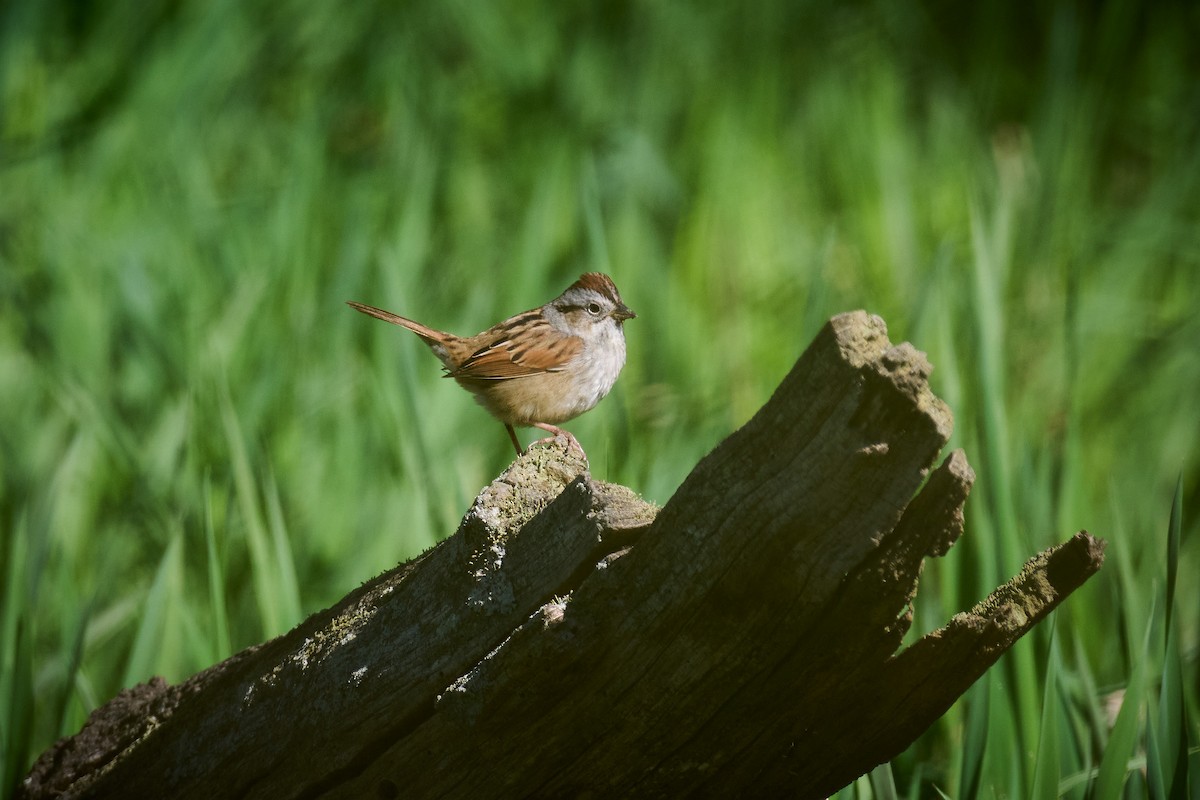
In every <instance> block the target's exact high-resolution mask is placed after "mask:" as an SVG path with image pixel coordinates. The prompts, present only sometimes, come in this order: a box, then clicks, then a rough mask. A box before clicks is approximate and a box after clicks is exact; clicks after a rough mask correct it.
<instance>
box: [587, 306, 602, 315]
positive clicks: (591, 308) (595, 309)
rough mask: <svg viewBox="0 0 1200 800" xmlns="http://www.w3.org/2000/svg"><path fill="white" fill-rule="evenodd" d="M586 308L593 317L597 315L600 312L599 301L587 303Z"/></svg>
mask: <svg viewBox="0 0 1200 800" xmlns="http://www.w3.org/2000/svg"><path fill="white" fill-rule="evenodd" d="M587 310H588V313H589V314H591V315H592V316H593V317H594V316H597V315H598V314H599V313H600V304H599V303H588V306H587Z"/></svg>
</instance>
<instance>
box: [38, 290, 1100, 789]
mask: <svg viewBox="0 0 1200 800" xmlns="http://www.w3.org/2000/svg"><path fill="white" fill-rule="evenodd" d="M929 371H930V367H929V364H928V362H927V361H926V359H925V357H924V355H923V354H921V353H920V352H918V351H917V350H915V349H914V348H913V347H912V346H910V345H908V344H901V345H898V346H893V345H892V344H891V343H890V342H889V341H888V339H887V333H886V329H885V327H884V324H883V321H882V320H880V319H879V318H877V317H870V316H868V315H866V314H864V313H862V312H854V313H850V314H843V315H840V316H838V317H835V318H834V319H833V320H831V321H830V323H829V324H828V325H827V326H826V327H825V328H824V329H823V330H822V331H821V333H820V334H819V335H818V336H817V338H816V340H815V341H814V342H813V344H812V345H811V346H810V347H809V349H808V350H807V351H806V352H805V354H804V355H803V356H802V358H801V359H800V361H799V362H798V363H797V365H796V366H795V367H794V368H793V370H792V371H791V373H790V374H789V375H788V376H787V378H786V379H785V380H784V382H783V384H782V385H781V386H780V387H779V389H778V390H777V391H776V392H775V395H774V396H773V397H772V398H771V400H770V401H769V402H768V403H767V405H766V406H764V407H763V408H762V410H760V411H759V413H758V414H757V415H756V416H755V417H754V418H753V419H752V420H751V421H750V422H748V423H747V424H746V425H745V426H744V427H743V428H741V429H740V430H739V431H737V432H736V433H734V434H733V435H732V436H730V437H729V438H728V439H726V440H725V441H724V442H723V443H722V444H721V445H720V446H718V447H717V448H716V449H715V450H714V451H713V452H712V453H710V454H709V455H708V456H707V457H705V458H704V459H703V460H702V461H701V462H700V464H699V465H698V466H697V467H696V469H695V470H694V471H693V472H692V473H691V475H690V476H689V477H688V478H687V479H686V480H685V481H684V483H683V485H682V486H681V487H680V488H679V490H678V492H676V494H675V496H674V497H672V498H671V500H670V502H668V503H667V505H666V506H665V507H664V508H662V509H661V510H658V509H655V508H654V507H653V506H651V505H649V504H647V503H645V502H643V501H641V500H640V499H638V498H637V497H636V495H634V493H633V492H631V491H630V490H628V489H626V488H624V487H620V486H615V485H611V484H606V483H603V482H600V481H596V480H594V479H592V478H591V477H590V475H589V474H588V472H587V465H586V463H585V462H584V461H583V460H582V459H581V458H580V457H578V456H577V455H576V454H574V453H572V452H570V451H568V450H567V449H566V448H565V447H560V446H557V445H549V446H542V447H537V448H534V449H533V450H532V451H531V452H530V453H528V454H526V455H524V456H521V457H520V458H518V459H517V461H516V462H515V463H514V464H513V465H512V466H511V467H509V469H508V470H507V471H506V472H505V473H504V474H503V475H501V476H500V477H499V478H498V479H497V480H496V481H494V482H493V483H492V484H491V485H490V486H488V487H487V488H486V489H484V491H483V492H482V493H481V494H480V495H479V497H478V498H477V499H476V501H475V503H474V505H473V506H472V507H471V509H470V511H469V512H468V513H467V515H466V517H464V519H463V521H462V524H461V525H460V527H459V529H458V531H457V532H456V533H455V534H454V535H453V536H451V537H450V538H448V539H446V540H445V541H443V542H442V543H441V544H439V545H437V546H436V547H434V548H432V549H431V550H429V551H428V552H426V553H425V554H423V555H422V556H420V557H419V558H417V559H415V560H413V561H411V562H409V563H407V564H404V565H402V566H400V567H397V568H396V569H394V570H392V571H391V572H388V573H386V574H384V575H382V576H380V577H379V578H377V579H375V580H373V581H371V582H369V583H368V584H366V585H364V586H362V587H361V588H359V589H358V590H356V591H354V592H353V593H351V594H350V595H349V596H347V597H346V598H345V599H344V600H342V601H341V602H340V603H338V604H337V605H336V606H334V607H333V608H331V609H328V610H327V611H324V612H321V613H319V614H316V615H314V616H313V617H311V618H310V619H308V620H306V621H305V622H304V623H303V624H301V625H300V626H298V627H297V628H296V629H295V630H293V631H291V632H290V633H288V634H286V635H284V636H281V637H279V638H278V639H275V640H273V641H271V642H267V643H266V644H263V645H260V646H257V647H253V648H250V649H248V650H246V651H243V652H242V653H239V654H237V655H235V656H233V657H232V658H230V659H228V660H227V661H224V662H222V663H220V664H217V665H215V666H213V667H211V668H210V669H208V670H205V671H204V672H202V673H200V674H198V675H196V676H194V677H193V678H191V679H189V680H188V681H185V682H184V683H182V684H179V685H176V686H168V685H167V684H166V683H165V682H163V681H161V679H158V680H155V681H153V682H152V683H150V684H146V685H143V686H139V687H136V688H135V689H133V690H129V691H127V692H123V693H122V694H121V695H119V696H118V697H117V698H116V699H114V700H113V701H111V702H110V703H109V704H107V705H105V706H103V707H101V708H100V709H97V711H96V712H94V713H93V715H92V717H91V718H90V719H89V721H88V723H87V725H86V726H85V727H84V728H83V730H82V731H80V733H78V734H76V735H75V736H74V737H71V738H68V739H64V740H62V741H60V742H59V743H57V744H56V745H55V746H54V747H53V748H51V749H50V750H49V751H47V752H46V753H45V754H43V755H42V757H41V758H40V759H39V760H38V762H37V763H36V765H35V766H34V769H33V771H32V772H31V774H30V775H29V777H28V778H27V779H26V781H25V783H24V784H23V787H22V792H23V794H24V796H26V797H29V798H43V797H51V796H63V797H79V798H107V797H114V798H116V797H120V798H130V797H163V796H170V797H177V798H188V797H197V798H200V797H203V798H209V797H239V798H260V797H261V798H302V797H303V798H314V797H326V796H328V797H380V798H387V797H400V796H405V797H434V796H449V797H484V796H488V797H518V796H530V795H533V796H544V797H558V796H576V795H581V794H591V795H593V796H622V797H629V796H665V795H670V796H674V795H680V794H686V793H699V794H706V795H722V796H724V795H737V794H741V793H759V792H762V791H765V790H782V791H786V792H787V794H788V795H790V796H795V797H820V796H824V795H825V794H827V793H829V792H831V791H834V790H836V789H837V788H838V787H839V786H841V785H844V784H846V783H847V782H849V781H851V780H853V779H854V778H855V777H857V776H858V775H861V774H862V773H864V772H866V771H867V770H869V769H871V768H872V767H873V766H875V765H876V764H879V763H881V762H883V761H886V760H887V759H889V758H891V757H892V756H894V755H896V754H897V753H899V752H901V751H902V750H903V749H904V748H905V747H907V745H908V744H910V743H911V742H912V741H913V740H914V739H915V738H916V737H917V736H919V735H920V733H921V732H922V731H923V730H925V729H926V728H927V727H928V726H929V725H930V724H931V723H932V722H933V721H935V720H936V719H937V718H938V716H940V715H941V714H942V713H943V712H944V711H945V710H946V709H947V708H948V707H949V706H950V705H951V704H952V703H953V702H954V700H955V699H956V698H957V697H958V696H959V695H960V694H961V693H962V692H964V691H965V690H966V689H967V687H969V686H970V685H971V683H973V682H974V681H975V680H976V679H977V678H978V677H979V676H980V675H982V674H983V672H984V671H985V670H986V669H987V668H988V667H989V666H990V665H991V664H992V663H994V662H995V660H996V659H997V658H999V656H1000V655H1001V654H1002V653H1003V652H1004V651H1005V650H1006V649H1007V648H1008V647H1010V646H1011V645H1012V643H1013V642H1015V641H1016V639H1018V638H1019V637H1020V636H1021V635H1022V634H1024V633H1025V632H1026V631H1028V630H1029V629H1030V628H1031V627H1032V626H1033V625H1035V624H1036V623H1037V622H1038V621H1039V620H1040V619H1042V618H1043V617H1044V616H1045V615H1046V614H1047V613H1049V611H1050V610H1052V609H1053V608H1054V607H1055V606H1056V605H1057V604H1058V603H1059V602H1061V601H1062V600H1063V599H1064V598H1065V597H1066V595H1067V594H1069V593H1070V592H1071V591H1073V590H1074V589H1075V588H1076V587H1078V586H1079V585H1081V584H1082V583H1083V581H1084V580H1086V579H1087V578H1088V577H1089V576H1090V575H1092V574H1093V573H1094V572H1095V571H1096V570H1097V569H1099V567H1100V564H1101V562H1102V561H1103V543H1102V542H1101V541H1099V540H1097V539H1094V538H1092V537H1091V536H1090V535H1088V534H1087V533H1080V534H1077V535H1076V536H1075V537H1074V538H1073V539H1071V540H1070V541H1068V542H1066V543H1065V544H1063V545H1060V546H1059V547H1057V548H1053V549H1051V550H1048V551H1045V552H1044V553H1041V554H1039V555H1037V556H1035V557H1034V558H1033V559H1031V560H1030V562H1029V563H1028V564H1027V565H1026V567H1025V569H1024V570H1023V571H1022V572H1021V574H1020V575H1018V576H1017V577H1016V578H1014V580H1013V581H1011V582H1009V583H1008V584H1006V585H1005V586H1003V587H1001V588H1000V589H998V590H996V592H994V593H993V594H992V596H991V597H990V598H988V599H987V600H985V601H983V602H981V603H980V604H979V605H978V606H976V607H975V608H974V609H972V610H971V611H970V612H968V613H966V614H960V615H957V616H956V617H954V618H953V619H952V620H951V621H950V622H949V624H948V625H947V626H946V627H944V628H942V629H941V630H938V631H936V632H934V633H932V634H929V635H928V636H926V637H924V638H923V639H921V640H919V641H918V642H916V643H914V644H913V645H911V646H909V647H908V648H906V649H904V650H902V651H900V652H899V653H897V649H898V648H899V646H900V641H901V638H902V637H903V635H904V633H905V632H906V630H907V629H908V627H909V624H910V622H911V614H910V613H908V612H906V611H905V609H906V607H907V606H908V603H909V602H910V601H911V599H912V597H913V594H914V593H915V591H916V583H917V577H918V575H919V573H920V570H921V565H922V563H923V560H924V558H925V557H927V556H937V555H942V554H944V553H945V552H946V550H947V549H948V548H949V547H950V546H951V545H952V544H953V543H954V541H955V540H956V539H957V538H958V536H959V535H960V534H961V532H962V526H963V517H962V506H963V503H964V502H965V500H966V497H967V493H968V492H969V490H970V487H971V484H972V481H973V480H974V473H973V472H972V470H971V468H970V467H969V466H968V465H967V461H966V458H965V456H964V455H963V454H962V453H961V452H959V451H956V452H954V453H951V454H950V455H949V457H947V458H946V459H945V460H944V461H943V462H942V463H941V465H940V466H938V467H937V468H936V469H934V468H933V467H934V464H935V461H936V459H937V457H938V454H939V452H940V451H941V450H942V448H943V447H944V446H945V444H946V442H947V439H948V438H949V435H950V431H951V426H952V422H951V415H950V412H949V410H948V409H947V408H946V407H945V405H944V404H943V403H942V402H941V401H940V400H939V399H938V398H936V397H935V396H934V395H933V394H932V392H931V391H930V390H929V387H928V383H927V378H928V374H929ZM914 495H915V496H914Z"/></svg>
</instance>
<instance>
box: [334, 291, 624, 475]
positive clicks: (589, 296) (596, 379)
mask: <svg viewBox="0 0 1200 800" xmlns="http://www.w3.org/2000/svg"><path fill="white" fill-rule="evenodd" d="M349 305H350V306H352V307H354V308H355V309H357V310H359V311H361V312H362V313H364V314H370V315H371V316H372V317H377V318H378V319H381V320H383V321H384V322H390V323H392V324H393V325H399V326H401V327H404V328H408V329H409V330H410V331H412V332H413V333H415V334H416V335H417V336H420V337H421V339H422V340H424V342H425V344H427V345H429V349H430V350H432V351H433V354H434V355H435V356H437V357H438V359H439V360H441V362H442V367H443V369H444V370H445V372H446V375H445V377H447V378H454V380H456V381H458V385H459V386H461V387H463V388H464V389H466V390H467V391H469V392H470V393H471V394H473V395H475V400H476V401H477V402H478V403H479V404H480V405H481V406H483V407H484V408H485V409H487V411H488V413H489V414H491V415H492V416H493V417H495V418H496V419H498V420H500V421H501V422H503V423H504V427H505V428H507V429H508V436H509V438H510V439H512V443H513V447H515V448H516V450H517V455H521V453H523V452H524V451H523V450H522V449H521V443H520V442H518V441H517V433H516V431H515V430H513V426H514V425H521V426H532V427H535V428H541V429H542V430H544V431H549V432H550V433H552V434H554V435H556V436H565V437H566V438H567V440H568V441H569V442H570V443H571V444H573V445H574V446H575V447H578V448H579V449H580V451H582V450H583V448H582V447H581V446H580V445H579V442H578V441H577V440H576V439H575V437H574V436H572V435H571V434H570V433H568V432H567V431H564V430H563V429H562V428H558V427H556V423H559V422H566V421H567V420H569V419H574V418H575V417H577V416H579V415H580V414H582V413H583V412H585V411H590V410H591V409H592V408H594V407H595V405H596V404H597V403H599V402H600V401H601V400H602V399H603V398H604V396H605V395H607V394H608V392H609V390H610V389H612V387H613V384H614V383H616V380H617V376H618V375H620V374H621V368H622V367H624V366H625V331H624V328H623V327H622V326H623V323H624V322H625V320H627V319H633V318H634V317H636V316H637V314H634V313H633V312H632V311H630V310H629V308H628V307H627V306H626V305H625V304H624V303H622V302H621V295H620V293H619V292H617V287H616V285H615V284H614V283H613V282H612V278H609V277H608V276H607V275H604V274H601V273H599V272H589V273H587V274H585V275H582V276H580V278H579V280H577V281H575V283H573V284H571V286H570V287H569V288H568V289H567V290H566V291H565V292H563V293H562V294H560V295H559V296H558V297H556V298H554V299H553V300H551V301H550V302H549V303H547V304H546V305H544V306H542V307H541V308H535V309H531V310H529V311H525V312H522V313H520V314H517V315H516V316H515V317H510V318H509V319H506V320H504V322H501V323H500V324H498V325H495V326H493V327H491V328H488V329H487V330H486V331H484V332H483V333H478V334H476V335H474V336H468V337H462V336H455V335H454V334H452V333H446V332H444V331H439V330H434V329H433V328H429V327H427V326H425V325H422V324H421V323H419V322H413V321H412V320H411V319H405V318H404V317H401V316H399V315H397V314H393V313H392V312H390V311H384V310H383V309H379V308H375V307H373V306H368V305H364V304H362V303H355V302H353V301H350V302H349Z"/></svg>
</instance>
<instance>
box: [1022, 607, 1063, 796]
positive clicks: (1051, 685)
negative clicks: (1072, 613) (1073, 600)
mask: <svg viewBox="0 0 1200 800" xmlns="http://www.w3.org/2000/svg"><path fill="white" fill-rule="evenodd" d="M1050 625H1051V628H1050V646H1049V648H1048V649H1047V652H1046V686H1045V691H1044V692H1043V693H1042V723H1041V731H1040V733H1039V735H1038V747H1037V761H1036V762H1035V764H1034V769H1033V786H1032V790H1031V792H1030V795H1029V796H1030V797H1057V796H1058V789H1059V769H1060V767H1059V752H1058V741H1059V740H1058V736H1059V731H1060V730H1061V728H1062V723H1061V721H1060V719H1059V717H1060V715H1061V713H1062V704H1061V703H1060V702H1059V699H1058V673H1059V670H1060V661H1061V656H1060V655H1059V652H1058V615H1057V614H1055V615H1054V616H1053V618H1052V620H1051V623H1050Z"/></svg>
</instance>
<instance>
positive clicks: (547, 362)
mask: <svg viewBox="0 0 1200 800" xmlns="http://www.w3.org/2000/svg"><path fill="white" fill-rule="evenodd" d="M582 351H583V339H580V338H579V337H578V336H567V337H563V338H556V339H555V341H554V344H553V345H551V346H550V347H546V348H532V349H530V348H522V347H520V346H519V345H518V344H517V343H516V342H514V341H513V340H511V339H501V340H499V341H496V342H493V343H492V344H489V345H487V346H485V347H481V348H480V349H478V350H476V351H475V352H474V353H472V354H471V356H470V358H468V359H467V360H466V361H464V362H463V363H462V364H460V365H459V366H458V368H457V369H453V370H450V371H449V372H448V373H447V374H446V377H448V378H472V379H475V380H484V381H503V380H508V379H510V378H527V377H529V376H531V375H540V374H542V373H544V372H557V371H558V370H560V369H562V368H563V365H565V364H566V363H567V362H568V361H570V360H571V359H573V358H575V356H577V355H579V354H580V353H581V352H582Z"/></svg>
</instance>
